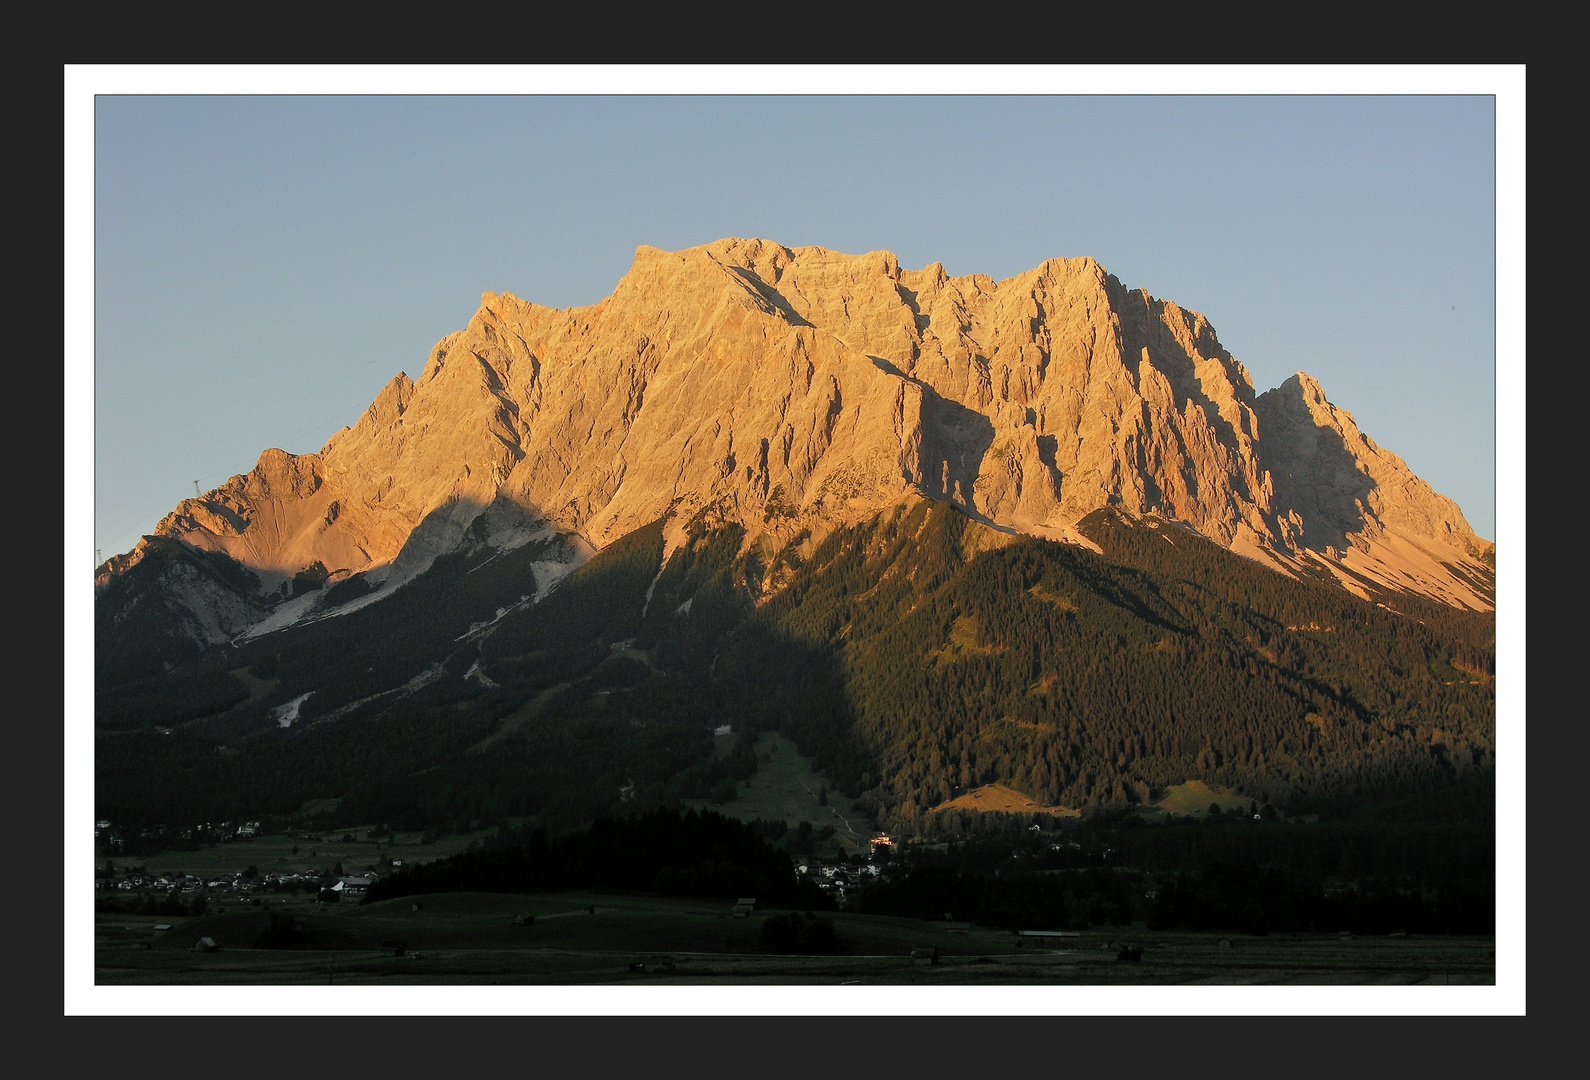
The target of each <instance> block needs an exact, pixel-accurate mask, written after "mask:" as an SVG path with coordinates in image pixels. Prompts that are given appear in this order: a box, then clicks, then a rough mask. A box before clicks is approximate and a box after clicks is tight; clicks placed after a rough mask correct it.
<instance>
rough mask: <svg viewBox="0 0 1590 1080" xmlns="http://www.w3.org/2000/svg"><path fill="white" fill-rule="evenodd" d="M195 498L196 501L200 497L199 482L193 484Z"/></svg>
mask: <svg viewBox="0 0 1590 1080" xmlns="http://www.w3.org/2000/svg"><path fill="white" fill-rule="evenodd" d="M193 497H194V498H195V499H197V498H198V497H199V482H198V481H197V480H195V481H194V482H193Z"/></svg>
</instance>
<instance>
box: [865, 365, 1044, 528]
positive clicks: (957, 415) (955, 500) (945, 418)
mask: <svg viewBox="0 0 1590 1080" xmlns="http://www.w3.org/2000/svg"><path fill="white" fill-rule="evenodd" d="M867 359H869V360H871V361H872V363H873V366H874V367H876V368H877V369H878V370H879V371H881V372H883V373H884V374H885V375H893V376H894V377H895V378H897V379H901V380H903V381H905V382H908V383H910V384H911V385H913V386H915V387H917V388H918V389H919V390H921V391H922V443H921V446H920V448H919V449H918V452H917V455H918V461H919V462H920V465H921V473H920V476H919V478H918V479H917V481H916V485H917V487H918V489H919V490H920V491H921V492H922V493H923V494H924V495H926V496H928V498H930V499H934V500H936V501H938V502H946V503H950V504H952V505H953V506H955V507H956V509H958V510H961V511H962V512H964V513H965V514H966V515H967V516H968V517H970V518H972V519H973V520H974V521H977V522H980V523H981V524H984V525H987V526H988V527H989V528H992V529H997V530H999V531H1000V532H1004V533H1009V532H1013V531H1014V530H1013V529H1011V528H1009V527H1008V526H1004V525H996V524H995V523H994V522H993V520H992V519H990V518H989V517H987V516H986V515H985V514H983V513H982V512H981V511H980V510H978V509H977V506H976V504H975V502H974V501H973V492H975V491H976V490H977V478H978V476H979V475H981V473H982V469H983V456H984V455H985V454H987V453H988V448H989V447H990V446H992V445H994V424H993V421H991V420H989V419H988V417H986V416H984V415H983V414H982V413H980V412H977V411H976V410H974V409H968V408H967V407H966V406H964V405H961V404H959V403H958V402H954V401H950V400H949V399H948V398H945V397H942V396H940V395H939V392H938V391H937V390H934V389H933V387H931V386H929V385H928V384H927V383H925V382H923V381H922V380H921V379H918V378H914V377H912V376H910V375H907V374H906V373H905V372H903V371H901V370H900V369H899V368H898V367H896V366H895V365H893V364H891V363H890V362H889V361H887V360H885V359H883V358H882V357H880V356H869V357H867ZM1053 461H1054V455H1053V451H1052V449H1051V452H1050V459H1049V465H1050V467H1051V468H1053Z"/></svg>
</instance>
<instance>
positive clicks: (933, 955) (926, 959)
mask: <svg viewBox="0 0 1590 1080" xmlns="http://www.w3.org/2000/svg"><path fill="white" fill-rule="evenodd" d="M938 962H939V947H938V946H937V945H933V946H919V947H917V948H915V949H912V950H911V963H913V964H915V965H916V966H917V967H927V966H929V965H930V964H936V963H938Z"/></svg>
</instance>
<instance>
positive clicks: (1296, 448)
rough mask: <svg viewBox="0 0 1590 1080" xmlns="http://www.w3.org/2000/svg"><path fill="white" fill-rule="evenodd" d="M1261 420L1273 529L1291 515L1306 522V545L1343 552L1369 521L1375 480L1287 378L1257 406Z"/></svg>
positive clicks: (1261, 448) (1260, 447)
mask: <svg viewBox="0 0 1590 1080" xmlns="http://www.w3.org/2000/svg"><path fill="white" fill-rule="evenodd" d="M1254 412H1255V413H1256V414H1257V415H1258V417H1259V432H1260V436H1261V437H1260V438H1259V439H1258V440H1257V443H1256V447H1257V450H1258V458H1259V465H1260V467H1261V468H1263V469H1264V470H1265V471H1267V472H1268V473H1269V474H1270V479H1271V483H1272V484H1273V485H1274V489H1275V498H1274V503H1273V505H1274V508H1275V510H1274V513H1273V514H1272V515H1271V518H1272V528H1275V529H1276V532H1277V535H1279V533H1280V529H1279V526H1278V525H1276V524H1273V523H1274V522H1275V519H1277V518H1284V517H1286V516H1287V514H1288V512H1289V511H1292V512H1295V513H1296V514H1297V516H1298V517H1299V518H1301V519H1302V535H1301V537H1300V539H1301V540H1302V543H1303V546H1304V547H1305V548H1307V549H1308V550H1310V551H1315V552H1319V553H1321V554H1325V553H1328V552H1330V551H1333V550H1334V551H1336V552H1341V551H1344V550H1346V548H1347V547H1348V543H1349V541H1348V537H1349V536H1350V535H1352V534H1354V533H1358V532H1360V531H1362V530H1363V529H1364V527H1365V526H1366V525H1367V524H1368V523H1369V518H1368V513H1367V510H1368V503H1369V497H1370V493H1371V492H1373V491H1374V490H1375V486H1376V485H1375V481H1374V480H1373V479H1372V478H1371V477H1370V476H1369V475H1368V474H1367V473H1365V472H1363V471H1362V470H1361V469H1360V468H1359V467H1358V459H1357V457H1356V456H1355V455H1354V454H1353V452H1352V450H1351V449H1349V448H1348V446H1347V444H1346V443H1345V442H1343V441H1342V436H1341V433H1340V432H1338V431H1336V430H1334V429H1332V428H1328V427H1325V426H1323V425H1320V424H1317V423H1315V421H1314V419H1313V417H1312V416H1310V415H1309V411H1308V407H1307V405H1306V404H1305V403H1304V400H1303V391H1302V388H1301V386H1300V385H1299V384H1298V383H1297V382H1296V381H1295V380H1291V379H1289V380H1287V381H1286V382H1285V383H1282V384H1281V385H1280V386H1278V387H1276V388H1275V389H1274V390H1268V391H1266V392H1265V393H1263V394H1261V395H1259V397H1258V399H1257V400H1256V401H1255V402H1254Z"/></svg>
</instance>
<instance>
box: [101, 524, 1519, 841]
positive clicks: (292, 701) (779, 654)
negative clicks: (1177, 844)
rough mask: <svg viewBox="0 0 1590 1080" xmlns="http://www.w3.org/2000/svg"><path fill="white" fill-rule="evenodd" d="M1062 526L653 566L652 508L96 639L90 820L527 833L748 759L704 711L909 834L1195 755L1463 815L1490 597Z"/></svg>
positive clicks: (1296, 804)
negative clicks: (170, 648) (141, 660)
mask: <svg viewBox="0 0 1590 1080" xmlns="http://www.w3.org/2000/svg"><path fill="white" fill-rule="evenodd" d="M1082 531H1083V532H1084V533H1085V534H1086V535H1087V536H1088V537H1090V538H1091V539H1092V541H1093V542H1094V543H1096V544H1097V545H1098V546H1099V548H1100V549H1101V553H1095V552H1093V551H1090V550H1088V549H1086V548H1084V547H1081V546H1079V545H1070V544H1059V543H1053V542H1050V541H1045V540H1038V539H1032V538H1024V537H1017V536H1013V535H1008V534H1005V533H1002V532H999V531H996V530H993V529H990V528H988V527H987V526H984V525H981V524H978V523H975V522H973V521H972V520H971V519H969V518H968V517H966V516H965V515H964V514H963V513H961V512H960V511H959V510H957V509H955V508H954V507H952V506H949V505H947V504H944V503H936V502H929V501H927V500H921V499H915V500H911V501H908V502H906V503H904V504H901V505H900V506H897V507H896V508H894V509H893V510H891V511H887V512H885V513H884V514H882V515H880V516H879V517H877V518H876V519H874V520H872V521H871V522H869V523H867V524H863V525H860V526H856V527H853V528H848V529H842V530H839V531H837V532H834V533H832V534H831V535H829V536H828V537H827V538H826V539H825V540H824V541H823V542H822V543H821V544H819V545H817V546H816V547H815V548H812V547H811V545H810V544H807V543H803V542H802V539H801V538H797V540H796V541H795V542H793V543H791V544H789V545H788V546H787V547H785V548H784V549H782V550H768V549H766V548H765V547H763V546H762V545H760V544H751V545H749V546H746V545H744V544H743V539H744V534H743V532H742V531H741V529H740V528H739V527H738V526H726V527H719V528H710V527H709V526H708V524H707V522H706V520H705V519H702V520H698V522H697V523H696V525H695V527H694V528H693V529H692V531H691V532H690V535H689V537H688V539H687V541H686V543H685V544H684V545H683V546H681V547H679V548H678V549H677V550H675V551H673V552H672V553H671V554H670V556H669V558H668V560H667V562H666V565H664V564H663V551H664V539H663V529H662V523H661V522H656V523H653V524H652V525H650V526H648V527H646V528H643V529H640V530H638V531H636V532H634V533H631V534H630V535H629V536H627V537H625V538H624V539H622V540H620V541H618V542H616V543H614V544H612V545H610V546H608V547H607V548H604V549H603V550H602V551H601V552H600V553H598V554H597V555H596V556H594V557H593V558H591V559H590V560H589V561H588V562H587V563H585V564H584V565H583V566H581V567H580V568H579V570H577V571H575V572H574V573H573V574H572V575H570V576H569V577H567V578H566V579H564V580H563V581H562V583H561V584H560V585H558V587H557V588H555V589H553V590H551V591H550V592H547V591H545V590H544V589H543V588H542V586H543V585H544V584H545V582H544V581H543V580H541V578H540V577H539V576H538V575H545V574H546V573H547V572H548V571H547V564H546V563H544V562H537V558H538V556H543V555H544V553H543V552H541V551H540V550H539V549H538V547H537V546H536V545H535V544H531V545H527V546H526V547H523V548H520V549H518V550H516V551H512V552H508V553H506V554H498V553H496V552H493V551H490V550H489V549H482V550H481V551H479V552H477V553H475V554H458V555H452V556H446V557H443V558H441V559H438V560H437V562H436V564H435V565H434V566H433V567H432V569H431V570H430V571H428V572H427V573H425V574H424V575H422V576H421V577H419V578H418V579H416V580H415V581H413V582H411V583H410V584H408V585H405V586H404V587H403V588H401V589H399V590H398V591H397V592H396V593H394V594H393V595H392V596H391V597H389V598H387V599H385V600H382V601H380V602H379V603H375V604H372V605H370V606H369V607H366V608H364V609H363V610H360V611H358V612H355V613H352V614H348V615H344V616H340V617H337V618H331V619H326V620H323V621H320V622H310V623H307V624H305V625H300V626H296V627H293V628H291V629H288V630H284V631H280V632H277V633H273V634H267V635H264V636H262V637H259V638H257V639H254V640H251V641H247V642H239V643H238V644H237V645H236V646H234V645H230V644H228V645H221V646H216V647H213V648H211V649H208V650H206V651H203V652H201V653H199V654H198V655H197V656H195V657H193V658H191V659H186V660H184V659H183V658H181V657H173V658H163V664H164V665H165V667H164V669H162V668H161V667H155V669H154V670H153V671H151V670H150V668H151V667H154V665H153V664H139V665H134V666H131V667H128V666H119V665H117V664H114V663H110V662H105V663H103V664H102V666H100V668H99V670H98V671H97V673H96V674H97V685H98V691H99V702H100V706H99V713H98V717H97V721H98V729H99V733H98V742H97V754H98V765H97V790H98V803H99V805H98V813H99V816H101V817H110V818H114V819H116V820H118V821H128V822H135V821H144V822H165V823H172V824H181V823H189V822H204V821H213V820H223V819H237V818H245V817H247V818H254V817H260V816H266V815H277V816H281V817H283V818H285V817H286V816H287V815H292V814H294V813H296V812H299V811H300V810H302V809H303V808H304V807H305V806H306V804H308V805H309V806H310V807H311V808H314V807H321V808H322V809H321V810H320V811H319V812H321V813H324V814H333V815H334V816H335V817H336V818H337V820H339V821H347V820H360V821H367V822H372V823H383V824H387V825H390V826H392V827H407V828H428V829H433V830H462V829H467V828H471V827H481V826H489V825H496V824H501V823H504V822H506V821H508V820H509V819H524V818H533V819H534V820H535V821H536V822H538V823H539V824H540V825H542V826H544V827H547V828H549V829H551V830H553V831H554V832H557V831H558V830H564V829H573V828H577V827H580V826H583V825H586V824H589V823H590V822H591V821H593V820H595V819H596V818H597V817H599V816H601V815H603V814H607V813H612V812H628V811H631V810H645V809H648V808H651V807H656V806H668V805H679V804H680V803H681V801H682V800H684V799H686V798H706V797H708V796H710V795H713V794H714V793H717V794H718V797H725V796H724V794H723V793H724V791H725V781H732V780H733V779H735V778H743V777H744V776H748V775H750V774H751V773H752V772H754V771H755V769H756V759H755V756H754V755H753V754H751V753H750V752H749V750H748V744H747V743H745V742H743V741H742V743H741V745H740V748H739V749H738V750H736V751H734V752H732V753H729V754H728V755H726V756H720V755H717V754H715V752H714V742H713V738H712V731H713V730H714V728H716V727H718V726H720V725H722V724H730V725H732V727H733V730H734V731H735V732H736V733H738V734H740V735H741V736H742V739H744V738H748V737H750V736H753V735H754V734H755V733H756V732H757V731H760V730H773V729H777V730H780V731H782V732H784V733H785V734H787V735H788V736H790V737H791V738H792V739H794V740H795V741H796V743H797V744H798V745H799V746H800V748H801V750H802V752H803V753H805V754H807V755H809V756H811V757H812V758H813V759H814V764H815V765H816V767H817V768H819V769H820V770H822V771H823V772H824V773H825V774H826V775H827V777H828V778H829V780H830V781H831V782H832V783H833V784H834V786H836V787H839V788H841V789H843V790H844V791H845V792H846V793H847V794H848V795H850V796H852V797H857V798H859V804H858V805H859V806H860V807H861V808H862V809H863V810H864V812H868V813H871V814H872V815H873V816H874V817H875V819H876V820H877V821H878V822H879V823H880V824H882V825H883V827H885V828H888V829H891V830H896V831H904V832H907V833H911V832H917V833H923V834H933V833H943V832H951V833H953V832H957V831H965V830H968V829H970V828H971V826H972V822H971V821H970V820H969V819H968V818H967V817H966V812H964V811H951V812H947V813H936V814H935V813H932V808H933V807H935V806H938V805H939V804H941V803H943V802H944V801H946V800H948V799H950V798H952V797H954V796H955V795H957V794H958V793H960V792H963V791H965V790H966V789H968V788H973V787H977V786H979V785H983V784H988V783H993V782H1000V783H1003V784H1006V785H1008V786H1010V787H1012V788H1014V789H1016V790H1017V791H1019V792H1021V793H1023V794H1026V795H1028V796H1030V797H1032V798H1033V799H1035V800H1037V801H1039V802H1042V803H1046V804H1053V805H1063V806H1069V807H1075V808H1089V807H1112V806H1113V807H1120V808H1124V807H1127V806H1129V805H1131V804H1133V803H1144V802H1152V801H1155V800H1156V799H1157V798H1158V797H1159V796H1160V794H1161V793H1162V792H1163V790H1164V789H1165V788H1166V787H1168V786H1170V785H1174V784H1178V783H1181V782H1183V781H1186V780H1190V779H1201V780H1204V781H1207V782H1209V783H1213V784H1219V785H1222V786H1224V787H1228V788H1233V789H1236V790H1237V791H1239V792H1241V793H1242V794H1243V795H1244V796H1247V797H1251V798H1252V799H1253V800H1254V801H1255V802H1256V803H1258V804H1265V803H1269V804H1272V805H1274V806H1276V807H1288V808H1290V809H1291V810H1292V811H1293V812H1302V811H1304V810H1314V811H1323V812H1325V813H1328V814H1345V813H1349V812H1351V810H1352V809H1353V808H1354V807H1355V806H1362V805H1369V804H1374V805H1377V806H1391V805H1395V802H1396V800H1399V799H1400V800H1404V801H1407V800H1413V801H1414V802H1415V803H1417V804H1418V805H1421V806H1422V805H1428V804H1429V801H1430V800H1436V801H1440V800H1443V799H1444V800H1448V801H1450V800H1452V799H1457V800H1459V802H1461V803H1462V805H1465V806H1471V807H1474V808H1476V812H1481V811H1482V810H1483V807H1484V805H1485V800H1486V798H1487V797H1488V796H1486V794H1485V793H1486V792H1487V791H1488V784H1489V776H1490V773H1491V767H1492V762H1493V757H1492V755H1493V753H1494V730H1495V716H1494V700H1495V699H1494V691H1493V686H1492V682H1491V680H1492V672H1493V664H1494V660H1493V657H1494V619H1493V617H1492V616H1491V615H1490V614H1488V613H1487V614H1473V613H1464V612H1460V611H1458V610H1456V609H1453V608H1447V607H1443V606H1440V605H1437V604H1434V603H1431V602H1428V601H1422V600H1418V599H1416V598H1412V597H1408V596H1406V595H1401V594H1397V595H1386V596H1383V597H1381V602H1379V603H1376V602H1372V601H1365V600H1361V599H1358V598H1356V597H1354V596H1352V595H1350V594H1348V593H1347V592H1345V591H1344V590H1342V589H1341V588H1340V587H1339V586H1337V585H1335V584H1333V583H1331V582H1330V581H1329V580H1327V579H1320V580H1298V579H1294V578H1288V577H1285V576H1283V575H1281V574H1278V573H1276V572H1274V571H1272V570H1269V569H1267V568H1265V567H1264V566H1261V565H1260V564H1258V563H1256V562H1252V561H1250V560H1247V559H1244V558H1242V557H1239V556H1236V555H1233V554H1231V553H1230V552H1228V551H1226V550H1224V549H1223V548H1220V547H1218V546H1216V545H1215V544H1213V543H1210V542H1208V541H1205V540H1203V539H1201V538H1199V537H1198V536H1196V535H1194V534H1192V533H1190V532H1188V531H1186V530H1184V529H1181V528H1178V527H1175V526H1173V525H1169V524H1165V523H1160V522H1156V521H1153V520H1151V519H1150V520H1133V519H1128V518H1126V517H1123V516H1121V515H1118V514H1115V513H1113V512H1111V511H1100V512H1097V513H1095V514H1094V515H1092V516H1091V517H1089V518H1087V519H1085V520H1084V522H1083V523H1082ZM742 547H744V548H745V550H742ZM803 553H804V554H803ZM774 583H777V584H779V585H781V587H780V588H776V589H774V588H772V587H771V586H772V585H773V584H774ZM543 594H544V598H543V599H540V600H539V601H535V600H533V599H532V598H533V597H535V596H537V595H543ZM727 790H729V791H732V783H731V784H729V785H728V789H727ZM330 800H340V801H339V802H335V803H333V802H330ZM1464 800H1466V801H1464ZM1476 800H1478V801H1477V802H1476ZM326 807H335V809H334V810H332V809H326Z"/></svg>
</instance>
